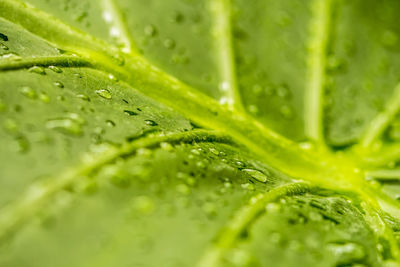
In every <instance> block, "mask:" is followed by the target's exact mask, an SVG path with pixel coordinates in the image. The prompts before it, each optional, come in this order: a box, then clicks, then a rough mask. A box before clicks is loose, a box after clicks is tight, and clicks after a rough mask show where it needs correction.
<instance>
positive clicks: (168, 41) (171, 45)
mask: <svg viewBox="0 0 400 267" xmlns="http://www.w3.org/2000/svg"><path fill="white" fill-rule="evenodd" d="M163 44H164V46H165V47H166V48H168V49H173V48H174V47H175V41H174V40H172V39H169V38H167V39H165V40H164V42H163Z"/></svg>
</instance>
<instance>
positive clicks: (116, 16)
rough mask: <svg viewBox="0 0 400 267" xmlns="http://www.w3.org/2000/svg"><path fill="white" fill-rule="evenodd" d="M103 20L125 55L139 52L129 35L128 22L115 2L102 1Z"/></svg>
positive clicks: (109, 0)
mask: <svg viewBox="0 0 400 267" xmlns="http://www.w3.org/2000/svg"><path fill="white" fill-rule="evenodd" d="M101 3H102V5H103V14H102V15H103V19H104V20H105V22H106V23H107V24H108V25H109V26H110V31H109V33H110V36H111V37H114V38H115V39H116V40H117V41H119V42H120V44H121V46H122V47H121V49H122V51H124V52H125V53H128V54H130V53H131V52H137V48H136V44H135V42H134V41H133V39H132V37H131V35H130V34H129V31H128V27H127V25H126V20H125V18H124V16H123V15H122V13H121V10H120V8H119V7H118V6H117V4H116V3H115V0H102V1H101Z"/></svg>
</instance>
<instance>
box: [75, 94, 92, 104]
mask: <svg viewBox="0 0 400 267" xmlns="http://www.w3.org/2000/svg"><path fill="white" fill-rule="evenodd" d="M76 97H77V98H80V99H82V100H84V101H88V102H89V101H90V97H89V96H87V95H85V94H77V95H76Z"/></svg>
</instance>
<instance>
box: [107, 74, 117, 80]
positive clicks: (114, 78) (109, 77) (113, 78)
mask: <svg viewBox="0 0 400 267" xmlns="http://www.w3.org/2000/svg"><path fill="white" fill-rule="evenodd" d="M108 79H110V80H111V81H113V82H118V79H117V77H115V76H114V75H113V74H108Z"/></svg>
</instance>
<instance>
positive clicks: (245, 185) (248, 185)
mask: <svg viewBox="0 0 400 267" xmlns="http://www.w3.org/2000/svg"><path fill="white" fill-rule="evenodd" d="M240 186H241V187H242V188H243V189H247V190H250V191H253V190H254V189H255V188H254V185H253V184H251V183H244V184H241V185H240Z"/></svg>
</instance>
